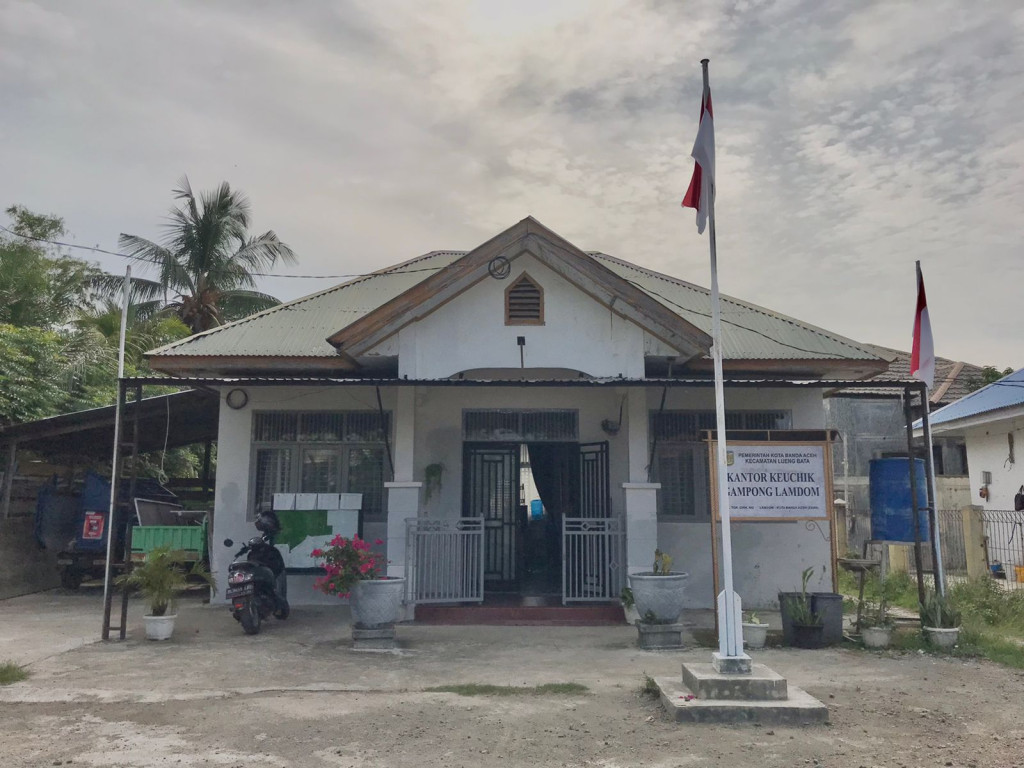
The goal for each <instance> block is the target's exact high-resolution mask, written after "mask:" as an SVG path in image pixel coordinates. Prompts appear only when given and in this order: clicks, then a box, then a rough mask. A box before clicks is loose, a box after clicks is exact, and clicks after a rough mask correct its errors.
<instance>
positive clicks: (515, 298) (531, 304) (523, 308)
mask: <svg viewBox="0 0 1024 768" xmlns="http://www.w3.org/2000/svg"><path fill="white" fill-rule="evenodd" d="M543 324H544V291H543V289H542V288H541V287H540V285H538V284H537V283H535V282H534V281H533V279H532V278H530V277H529V275H525V274H524V275H523V276H522V277H520V278H519V279H518V280H516V281H515V282H514V283H512V285H510V286H509V287H508V288H507V289H506V290H505V325H543Z"/></svg>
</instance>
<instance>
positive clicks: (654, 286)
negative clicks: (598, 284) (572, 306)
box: [591, 253, 878, 360]
mask: <svg viewBox="0 0 1024 768" xmlns="http://www.w3.org/2000/svg"><path fill="white" fill-rule="evenodd" d="M591 256H594V257H595V258H596V259H597V260H598V261H600V262H601V263H602V264H604V265H605V266H606V267H608V269H610V270H612V271H613V272H615V273H616V274H617V275H619V277H622V278H624V279H626V280H629V281H630V282H631V283H633V284H634V285H635V286H637V287H638V288H640V289H641V290H643V291H644V292H646V293H647V294H649V295H650V296H652V297H654V298H655V299H657V300H658V301H659V302H661V303H662V304H664V305H665V306H666V307H668V308H669V309H670V310H672V311H673V312H675V313H677V314H678V315H679V316H680V317H682V318H684V319H685V320H687V321H689V322H690V323H692V324H693V325H695V326H697V327H698V328H700V329H701V330H702V331H704V332H705V333H708V334H710V333H711V291H710V290H708V289H707V288H702V287H700V286H699V285H694V284H693V283H688V282H686V281H684V280H678V279H676V278H674V277H669V276H668V275H663V274H661V273H658V272H654V271H652V270H649V269H644V268H643V267H638V266H636V265H635V264H630V263H629V262H628V261H622V260H621V259H617V258H615V257H613V256H608V255H607V254H604V253H592V254H591ZM722 352H723V354H724V355H725V357H726V358H727V359H733V360H820V359H835V360H875V359H877V357H878V356H877V355H876V354H874V353H873V352H871V351H870V350H869V349H867V348H866V347H865V346H864V345H863V344H859V343H857V342H856V341H853V340H852V339H847V338H846V337H844V336H839V335H837V334H835V333H831V332H829V331H826V330H824V329H822V328H818V327H816V326H813V325H808V324H807V323H803V322H801V321H799V320H796V319H794V318H792V317H787V316H786V315H780V314H779V313H778V312H772V311H771V310H769V309H764V308H763V307H759V306H757V305H756V304H750V303H748V302H745V301H740V300H739V299H734V298H732V297H730V296H725V295H723V296H722Z"/></svg>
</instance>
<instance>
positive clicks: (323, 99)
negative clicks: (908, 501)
mask: <svg viewBox="0 0 1024 768" xmlns="http://www.w3.org/2000/svg"><path fill="white" fill-rule="evenodd" d="M705 56H706V57H709V58H710V59H711V85H712V92H713V94H714V105H715V130H716V140H717V145H718V163H717V165H718V198H717V227H718V249H719V263H720V269H721V286H722V290H723V292H725V293H727V294H730V295H734V296H737V297H739V298H742V299H746V300H748V301H752V302H755V303H757V304H761V305H763V306H766V307H769V308H771V309H774V310H777V311H779V312H783V313H786V314H789V315H792V316H795V317H797V318H799V319H801V320H804V321H807V322H811V323H814V324H817V325H820V326H823V327H825V328H828V329H830V330H833V331H836V332H838V333H842V334H844V335H847V336H850V337H852V338H855V339H857V340H860V341H865V342H872V343H878V344H883V345H887V346H891V347H897V348H901V349H908V350H909V348H910V343H911V329H912V323H913V311H914V301H915V281H914V260H915V259H920V260H921V262H922V266H923V269H924V274H925V280H926V283H927V287H928V296H929V308H930V311H931V317H932V325H933V329H934V333H935V339H936V352H937V354H938V355H940V356H942V357H952V358H955V359H958V360H966V361H968V362H971V363H975V364H979V365H984V364H994V365H998V366H1000V367H1004V366H1013V367H1014V368H1017V367H1020V366H1022V365H1024V344H1022V342H1021V333H1020V330H1019V329H1020V326H1021V322H1022V317H1024V265H1022V260H1021V233H1022V221H1024V6H1022V4H1021V3H1020V2H1019V0H986V2H971V1H969V0H959V1H957V0H929V2H921V1H919V0H915V1H914V2H907V3H900V2H895V1H894V0H887V1H886V2H878V3H870V2H845V1H839V0H837V1H836V2H823V1H821V0H810V1H808V2H798V1H795V0H780V1H779V2H759V1H758V0H749V1H748V0H737V1H736V2H731V3H722V2H694V1H693V0H687V2H681V1H675V0H663V1H661V2H659V1H658V0H650V1H648V2H640V1H639V0H635V1H633V2H598V1H597V0H593V1H592V2H588V1H586V0H561V1H559V0H516V1H515V2H511V1H510V2H499V1H498V0H489V1H486V2H485V1H483V0H481V1H480V2H473V1H471V0H414V1H412V0H411V1H410V2H393V1H392V0H364V1H362V2H333V3H327V2H313V1H312V0H309V1H307V2H301V3H300V2H287V3H286V2H277V1H273V2H272V1H271V0H265V1H263V2H259V1H254V0H245V2H242V1H241V0H236V1H235V2H217V3H205V2H183V1H178V2H156V1H154V2H141V0H134V1H129V0H121V1H119V2H115V1H113V0H110V1H104V0H89V2H70V1H67V2H56V1H54V2H27V1H24V0H0V104H2V106H0V153H2V154H0V158H2V163H0V206H2V207H6V206H7V205H9V204H11V203H22V204H24V205H26V206H28V207H29V208H31V209H33V210H36V211H39V212H49V213H55V214H58V215H60V216H63V217H64V219H65V220H66V223H67V226H68V229H69V230H70V232H71V233H72V234H73V236H74V238H75V242H77V243H80V244H83V245H98V246H100V247H102V248H108V249H114V248H116V244H117V237H118V234H119V233H121V232H129V233H132V234H138V235H143V236H146V237H150V238H159V237H160V235H161V234H162V231H161V226H162V224H163V222H164V217H165V214H166V211H167V209H168V208H169V207H170V205H171V204H172V199H171V190H172V188H173V187H174V186H175V184H176V182H177V181H178V179H179V178H181V176H182V175H183V174H187V175H188V176H189V178H190V180H191V182H192V184H193V187H194V188H196V189H205V188H209V187H211V186H213V185H215V184H217V183H219V182H220V181H221V180H227V181H229V182H230V183H231V184H232V185H233V186H235V187H238V188H239V189H241V190H243V191H244V192H245V193H246V194H247V195H248V196H249V198H250V199H251V201H252V204H253V207H254V211H255V228H256V229H257V230H258V231H263V230H266V229H268V228H271V229H274V230H275V231H276V232H277V233H278V234H279V235H280V237H281V238H282V239H283V240H285V241H286V242H287V243H289V244H290V245H291V246H292V247H293V248H294V250H295V251H296V253H297V254H298V255H299V257H300V264H299V266H298V267H296V268H292V269H291V270H289V271H291V272H292V273H294V274H307V273H317V274H323V273H331V274H347V273H359V272H366V271H370V270H373V269H377V268H380V267H383V266H386V265H388V264H392V263H395V262H397V261H401V260H404V259H408V258H411V257H413V256H416V255H419V254H421V253H425V252H427V251H430V250H434V249H470V248H472V247H474V246H476V245H479V244H480V243H481V242H483V241H484V240H486V239H488V238H489V237H491V236H492V235H494V234H496V233H497V232H499V231H501V230H502V229H505V228H506V227H508V226H510V225H511V224H513V223H515V222H516V221H518V220H520V219H521V218H523V217H524V216H527V215H533V216H535V217H536V218H538V219H539V220H540V221H541V222H543V223H544V224H545V225H547V226H548V227H550V228H551V229H553V230H555V231H556V232H558V233H559V234H561V235H563V236H564V237H566V238H568V239H569V240H571V241H572V242H574V243H575V244H576V245H578V246H580V247H581V248H584V249H586V250H600V251H604V252H606V253H609V254H612V255H614V256H618V257H620V258H623V259H626V260H628V261H632V262H635V263H637V264H641V265H644V266H647V267H651V268H654V269H657V270H660V271H663V272H667V273H669V274H672V275H675V276H677V277H681V278H684V279H686V280H690V281H693V282H696V283H699V284H701V285H708V284H709V274H708V273H709V267H708V244H707V236H706V235H704V236H698V235H697V232H696V229H695V227H694V214H693V211H691V210H686V211H684V210H682V209H680V207H679V201H680V199H681V197H682V195H683V193H684V191H685V189H686V186H687V183H688V181H689V177H690V172H691V168H692V160H691V159H690V157H689V152H690V148H691V146H692V143H693V138H694V135H695V133H696V129H697V114H698V109H699V101H700V64H699V61H700V59H701V58H703V57H705ZM90 258H95V257H90ZM99 261H100V262H101V264H102V265H103V266H104V267H106V268H108V269H111V270H112V271H113V270H116V271H122V270H123V268H124V263H123V261H121V260H118V259H117V258H116V257H106V258H101V259H99ZM335 282H339V281H337V280H334V281H331V280H297V279H268V280H267V281H266V283H265V285H264V287H265V289H266V290H268V291H270V292H271V293H274V294H275V295H277V296H279V297H281V298H294V297H297V296H300V295H303V294H306V293H310V292H312V291H314V290H318V289H321V288H324V287H327V285H329V284H333V283H335Z"/></svg>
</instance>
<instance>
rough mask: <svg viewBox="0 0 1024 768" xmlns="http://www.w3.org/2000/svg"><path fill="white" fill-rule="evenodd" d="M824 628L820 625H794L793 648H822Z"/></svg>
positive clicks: (823, 645) (823, 644)
mask: <svg viewBox="0 0 1024 768" xmlns="http://www.w3.org/2000/svg"><path fill="white" fill-rule="evenodd" d="M824 634H825V627H824V625H822V624H794V625H793V646H794V647H796V648H811V649H814V648H824V647H825V637H824Z"/></svg>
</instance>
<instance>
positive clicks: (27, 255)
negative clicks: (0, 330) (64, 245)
mask: <svg viewBox="0 0 1024 768" xmlns="http://www.w3.org/2000/svg"><path fill="white" fill-rule="evenodd" d="M6 213H7V215H8V216H10V218H11V226H10V229H11V231H13V232H14V233H15V235H17V236H10V235H6V234H5V235H4V236H3V237H0V323H7V324H10V325H15V326H19V327H28V326H35V327H39V328H57V327H60V326H62V325H63V324H65V323H67V322H68V321H69V320H70V319H71V318H72V317H73V316H74V314H75V313H76V312H77V311H78V310H79V309H80V308H81V307H83V306H86V307H87V306H89V305H91V303H92V302H93V300H94V299H95V298H96V297H97V296H100V295H103V294H104V292H105V290H106V289H105V283H106V277H107V276H106V275H105V274H104V273H103V272H102V271H101V270H100V269H99V268H98V267H96V266H94V265H92V264H89V263H88V262H85V261H81V260H79V259H73V258H70V257H68V256H66V255H64V254H62V253H60V251H59V250H58V249H56V248H55V247H53V246H49V245H47V244H46V243H43V242H41V241H44V240H52V239H54V238H57V237H61V236H63V235H64V233H65V230H64V221H63V220H62V219H60V218H58V217H56V216H45V215H40V214H36V213H32V212H31V211H29V210H28V209H26V208H25V207H23V206H20V205H12V206H11V207H9V208H8V209H7V211H6ZM26 238H28V239H26Z"/></svg>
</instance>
